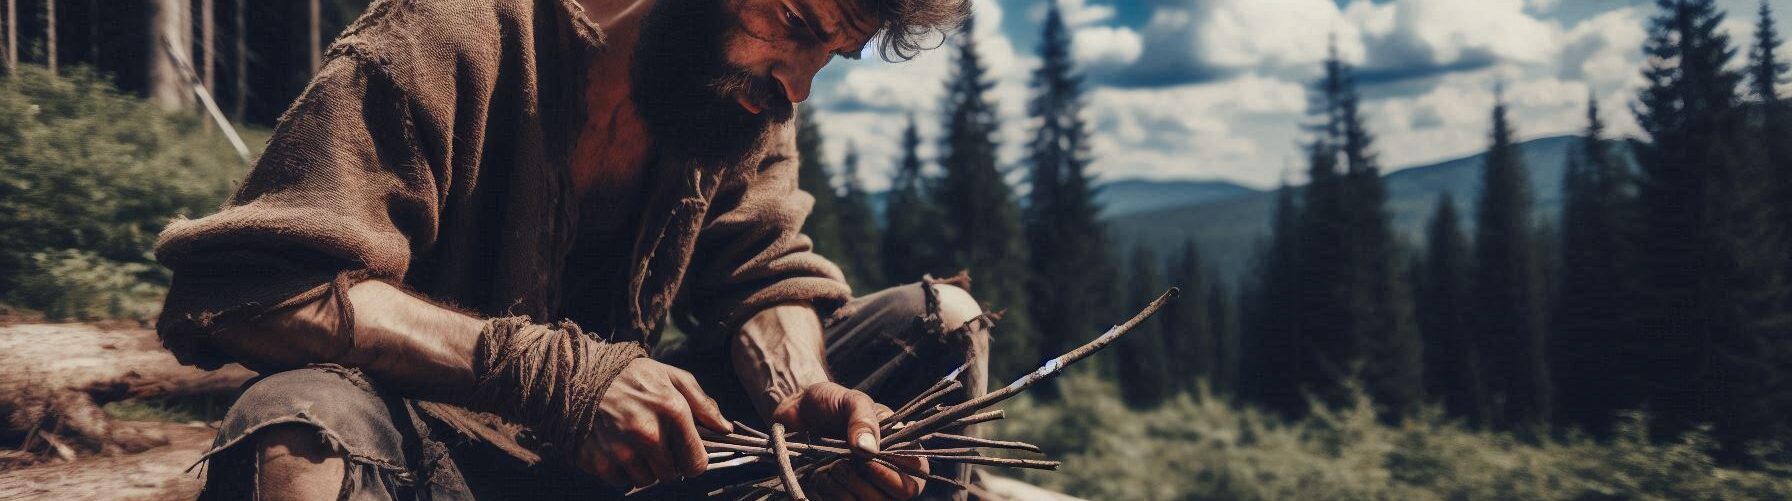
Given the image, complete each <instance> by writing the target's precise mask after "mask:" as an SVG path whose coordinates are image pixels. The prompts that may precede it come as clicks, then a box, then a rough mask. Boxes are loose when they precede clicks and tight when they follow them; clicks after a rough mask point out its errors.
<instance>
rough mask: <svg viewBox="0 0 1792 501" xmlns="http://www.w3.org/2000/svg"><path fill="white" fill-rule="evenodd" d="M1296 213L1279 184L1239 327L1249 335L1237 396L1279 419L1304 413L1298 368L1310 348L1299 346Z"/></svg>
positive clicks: (1301, 280)
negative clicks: (1267, 235) (1245, 325)
mask: <svg viewBox="0 0 1792 501" xmlns="http://www.w3.org/2000/svg"><path fill="white" fill-rule="evenodd" d="M1301 216H1302V215H1301V209H1300V206H1299V205H1297V204H1296V203H1295V190H1294V188H1293V187H1291V186H1289V185H1287V184H1283V185H1282V187H1281V188H1280V189H1278V190H1277V191H1276V211H1275V217H1274V219H1273V220H1272V222H1271V224H1270V240H1269V242H1268V248H1267V249H1265V250H1264V252H1263V253H1262V256H1263V257H1262V261H1261V262H1260V263H1259V264H1258V267H1259V271H1258V278H1257V283H1256V286H1255V287H1253V288H1252V290H1251V291H1250V292H1249V296H1248V297H1249V301H1250V307H1249V309H1248V311H1247V316H1246V318H1245V321H1246V322H1247V323H1248V325H1249V327H1248V328H1249V329H1250V332H1251V335H1250V336H1249V337H1248V341H1246V342H1245V343H1244V344H1243V349H1242V351H1243V353H1241V357H1240V358H1241V364H1240V368H1239V373H1240V377H1239V379H1238V388H1239V393H1240V394H1241V395H1245V396H1247V397H1248V398H1249V399H1250V400H1253V401H1256V402H1257V403H1259V404H1262V405H1263V406H1265V407H1267V408H1269V409H1271V410H1275V411H1278V412H1281V413H1282V414H1285V415H1293V414H1298V413H1299V412H1301V411H1302V410H1304V409H1305V408H1306V403H1305V399H1304V398H1303V397H1302V395H1301V385H1302V383H1301V377H1302V376H1301V375H1302V374H1304V373H1305V370H1304V369H1305V367H1303V362H1302V361H1304V360H1306V359H1307V358H1308V357H1307V356H1306V353H1307V352H1308V351H1310V349H1311V348H1310V347H1309V346H1307V345H1305V344H1304V343H1303V342H1302V341H1301V340H1302V338H1303V336H1302V330H1301V328H1302V325H1303V324H1302V321H1303V319H1302V318H1301V313H1302V312H1301V310H1300V308H1301V307H1302V306H1303V305H1304V304H1306V303H1307V301H1306V298H1304V297H1302V294H1303V293H1305V292H1306V291H1307V287H1308V285H1309V283H1308V280H1307V279H1306V277H1303V276H1302V275H1301V273H1300V272H1301V257H1302V256H1301V255H1300V252H1301V251H1302V250H1303V247H1302V245H1301V231H1300V230H1301V226H1300V225H1301V219H1302V217H1301Z"/></svg>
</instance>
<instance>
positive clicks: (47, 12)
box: [44, 0, 56, 75]
mask: <svg viewBox="0 0 1792 501" xmlns="http://www.w3.org/2000/svg"><path fill="white" fill-rule="evenodd" d="M44 41H45V42H46V43H45V44H44V57H45V59H44V63H45V64H46V65H48V66H49V67H50V74H51V75H54V74H56V0H44Z"/></svg>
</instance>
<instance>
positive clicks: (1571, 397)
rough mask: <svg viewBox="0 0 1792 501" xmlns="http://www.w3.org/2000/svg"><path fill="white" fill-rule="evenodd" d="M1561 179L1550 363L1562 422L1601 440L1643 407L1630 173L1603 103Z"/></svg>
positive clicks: (1595, 107) (1590, 104)
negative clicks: (1608, 130) (1611, 139)
mask: <svg viewBox="0 0 1792 501" xmlns="http://www.w3.org/2000/svg"><path fill="white" fill-rule="evenodd" d="M1567 161H1568V164H1567V165H1568V168H1567V170H1566V171H1565V172H1564V174H1563V178H1562V191H1563V193H1562V198H1563V203H1562V223H1561V227H1562V252H1561V260H1562V269H1561V274H1560V275H1559V277H1560V279H1559V280H1560V292H1559V294H1558V295H1557V297H1556V303H1555V307H1554V309H1553V312H1552V315H1551V325H1552V326H1553V328H1552V329H1551V332H1550V334H1551V336H1552V339H1551V347H1550V353H1551V359H1552V360H1553V364H1552V365H1553V368H1554V375H1555V379H1556V381H1557V383H1556V391H1557V392H1558V393H1557V401H1558V402H1559V403H1560V405H1558V407H1559V408H1560V418H1561V421H1562V422H1563V423H1564V424H1572V425H1576V426H1579V427H1580V428H1581V429H1583V430H1587V431H1590V432H1593V433H1595V434H1601V435H1603V434H1604V433H1605V432H1606V431H1607V430H1608V429H1609V426H1610V425H1611V422H1612V419H1613V418H1614V417H1615V416H1616V414H1617V412H1618V411H1621V410H1624V409H1631V408H1638V407H1640V406H1641V405H1642V402H1641V401H1640V400H1639V399H1638V394H1637V391H1636V389H1637V388H1638V387H1640V386H1641V385H1642V381H1640V380H1639V379H1638V376H1639V373H1638V372H1637V369H1639V368H1638V367H1635V365H1636V364H1635V363H1634V360H1636V359H1635V358H1634V357H1633V356H1631V355H1629V354H1627V353H1628V350H1627V348H1628V347H1629V346H1631V345H1632V344H1634V343H1633V340H1632V339H1631V336H1632V335H1633V334H1634V332H1635V329H1634V328H1633V327H1632V326H1631V324H1630V318H1631V311H1632V306H1631V305H1630V304H1628V302H1627V299H1628V297H1629V296H1628V294H1630V291H1632V290H1633V286H1634V284H1635V281H1634V280H1633V279H1632V274H1633V273H1634V272H1635V270H1632V269H1631V268H1630V257H1631V256H1632V251H1631V248H1630V245H1628V244H1629V238H1630V236H1631V229H1632V224H1631V223H1632V219H1633V218H1631V217H1630V211H1631V209H1632V206H1631V200H1630V195H1629V193H1630V188H1629V183H1630V182H1629V174H1628V172H1626V168H1625V166H1624V163H1623V160H1622V159H1621V158H1619V157H1618V156H1617V155H1616V154H1615V153H1614V152H1613V151H1612V150H1611V147H1610V145H1609V144H1607V142H1606V138H1605V123H1604V120H1602V119H1601V118H1600V116H1599V102H1598V100H1596V99H1594V97H1593V96H1591V95H1589V96H1588V99H1587V130H1586V132H1585V133H1584V135H1582V137H1581V141H1580V144H1579V146H1578V147H1577V148H1572V149H1570V151H1569V153H1568V158H1567Z"/></svg>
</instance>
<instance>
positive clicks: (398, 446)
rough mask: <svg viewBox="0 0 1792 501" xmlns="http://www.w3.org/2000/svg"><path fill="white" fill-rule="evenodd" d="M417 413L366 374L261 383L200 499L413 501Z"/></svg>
mask: <svg viewBox="0 0 1792 501" xmlns="http://www.w3.org/2000/svg"><path fill="white" fill-rule="evenodd" d="M408 409H409V408H408V404H407V403H406V402H404V401H403V400H402V399H397V398H392V397H385V396H382V395H380V394H379V393H378V392H377V391H376V390H375V389H374V387H373V386H372V385H371V384H369V383H368V382H367V381H366V379H364V378H363V377H362V376H361V374H360V372H358V371H353V370H348V369H342V368H340V367H328V366H319V367H312V368H305V369H298V370H292V371H287V372H282V373H278V374H274V375H271V376H268V377H265V378H262V379H260V380H258V381H256V382H254V383H253V384H251V385H250V386H249V387H248V389H246V390H244V392H243V394H242V396H240V397H238V398H237V401H236V403H235V404H234V405H232V406H231V408H230V412H229V413H228V414H226V415H225V417H224V422H223V425H222V426H221V427H220V428H219V430H218V437H217V440H216V442H215V445H214V447H213V448H212V450H211V451H210V452H207V453H206V455H205V457H204V460H205V462H206V477H207V478H206V486H205V490H204V491H203V492H201V493H200V497H201V498H202V499H279V500H286V499H293V500H328V499H355V500H360V499H407V498H410V497H413V496H414V495H415V494H416V493H415V492H414V491H413V487H415V485H416V483H417V480H419V479H418V475H417V474H416V473H415V472H414V468H413V466H414V465H412V462H411V461H410V460H411V459H413V458H415V457H416V456H417V454H416V453H415V450H414V448H415V447H417V444H418V443H419V442H420V440H419V437H418V434H417V431H416V430H417V429H416V428H415V427H414V425H413V421H412V419H411V414H410V411H409V410H408ZM448 466H450V467H451V466H452V465H448ZM434 487H435V486H434V485H431V488H432V490H434V489H433V488H434ZM463 488H464V487H463ZM448 497H450V498H452V496H448Z"/></svg>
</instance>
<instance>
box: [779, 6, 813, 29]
mask: <svg viewBox="0 0 1792 501" xmlns="http://www.w3.org/2000/svg"><path fill="white" fill-rule="evenodd" d="M784 24H788V25H790V27H792V28H796V29H798V30H807V29H809V22H808V21H804V20H803V17H802V16H798V15H796V12H795V11H791V10H785V11H784Z"/></svg>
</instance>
